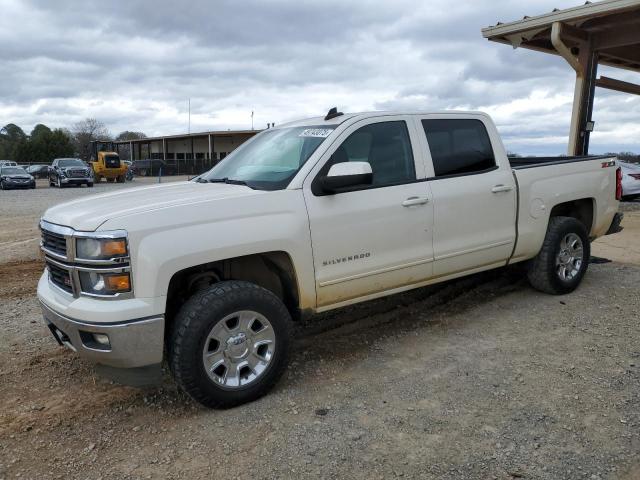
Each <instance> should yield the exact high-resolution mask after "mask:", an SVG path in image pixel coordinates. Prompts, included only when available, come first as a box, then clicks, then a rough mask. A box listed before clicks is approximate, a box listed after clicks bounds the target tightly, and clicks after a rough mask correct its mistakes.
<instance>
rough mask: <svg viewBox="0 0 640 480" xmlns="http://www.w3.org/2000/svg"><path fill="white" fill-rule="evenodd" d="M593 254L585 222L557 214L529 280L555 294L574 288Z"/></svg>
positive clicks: (571, 290)
mask: <svg viewBox="0 0 640 480" xmlns="http://www.w3.org/2000/svg"><path fill="white" fill-rule="evenodd" d="M590 255H591V244H590V243H589V237H588V236H587V230H586V228H585V227H584V225H583V224H582V223H581V222H579V221H578V220H576V219H575V218H572V217H553V218H551V219H550V220H549V226H548V227H547V234H546V236H545V238H544V243H543V244H542V249H541V250H540V252H539V253H538V255H537V256H536V257H535V258H534V259H533V260H532V261H531V263H530V265H529V271H528V275H527V276H528V278H529V283H530V284H531V286H532V287H533V288H535V289H537V290H540V291H541V292H545V293H550V294H552V295H562V294H565V293H570V292H573V291H574V290H575V289H576V288H577V287H578V285H580V282H581V281H582V277H584V274H585V273H586V271H587V268H588V266H589V257H590Z"/></svg>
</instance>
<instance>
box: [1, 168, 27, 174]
mask: <svg viewBox="0 0 640 480" xmlns="http://www.w3.org/2000/svg"><path fill="white" fill-rule="evenodd" d="M0 170H1V171H2V175H24V174H25V173H27V172H25V171H24V169H22V168H20V167H2V169H0Z"/></svg>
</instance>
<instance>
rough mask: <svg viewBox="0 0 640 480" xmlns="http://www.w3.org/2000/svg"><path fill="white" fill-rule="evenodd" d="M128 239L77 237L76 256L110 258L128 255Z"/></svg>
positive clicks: (86, 258)
mask: <svg viewBox="0 0 640 480" xmlns="http://www.w3.org/2000/svg"><path fill="white" fill-rule="evenodd" d="M127 254H128V252H127V240H126V239H125V238H78V239H76V258H79V259H84V260H109V259H111V258H116V257H126V256H127Z"/></svg>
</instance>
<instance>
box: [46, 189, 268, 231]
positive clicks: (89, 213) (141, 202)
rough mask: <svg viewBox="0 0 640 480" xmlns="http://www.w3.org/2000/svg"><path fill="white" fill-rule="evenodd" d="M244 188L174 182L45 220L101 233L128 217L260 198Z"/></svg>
mask: <svg viewBox="0 0 640 480" xmlns="http://www.w3.org/2000/svg"><path fill="white" fill-rule="evenodd" d="M264 193H265V192H263V191H259V190H252V189H250V188H249V187H246V186H244V185H227V184H224V183H197V182H172V183H166V184H164V185H163V184H161V185H153V186H149V187H139V188H132V189H125V190H114V191H113V192H109V193H105V194H101V195H90V196H88V197H84V198H82V199H78V200H73V201H71V202H66V203H61V204H60V205H56V206H55V207H51V208H50V209H48V210H47V211H46V212H45V214H44V215H43V217H42V218H43V219H44V220H46V221H47V222H50V223H55V224H57V225H64V226H67V227H71V228H74V229H76V230H81V231H94V230H97V229H98V228H99V227H100V225H102V224H103V223H104V222H106V221H107V220H112V219H116V218H119V217H124V216H128V215H134V214H139V213H143V212H149V211H153V210H160V209H165V208H171V207H174V206H184V205H185V204H197V203H203V202H209V201H214V200H216V199H223V198H232V197H241V196H250V195H260V194H264Z"/></svg>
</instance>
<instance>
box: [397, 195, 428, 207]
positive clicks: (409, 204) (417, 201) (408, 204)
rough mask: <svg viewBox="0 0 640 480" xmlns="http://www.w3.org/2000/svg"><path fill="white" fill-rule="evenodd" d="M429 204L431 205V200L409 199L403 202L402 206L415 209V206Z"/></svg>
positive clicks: (423, 198)
mask: <svg viewBox="0 0 640 480" xmlns="http://www.w3.org/2000/svg"><path fill="white" fill-rule="evenodd" d="M427 203H429V199H428V198H427V197H409V198H407V199H406V200H405V201H404V202H402V206H403V207H413V206H415V205H425V204H427Z"/></svg>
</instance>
